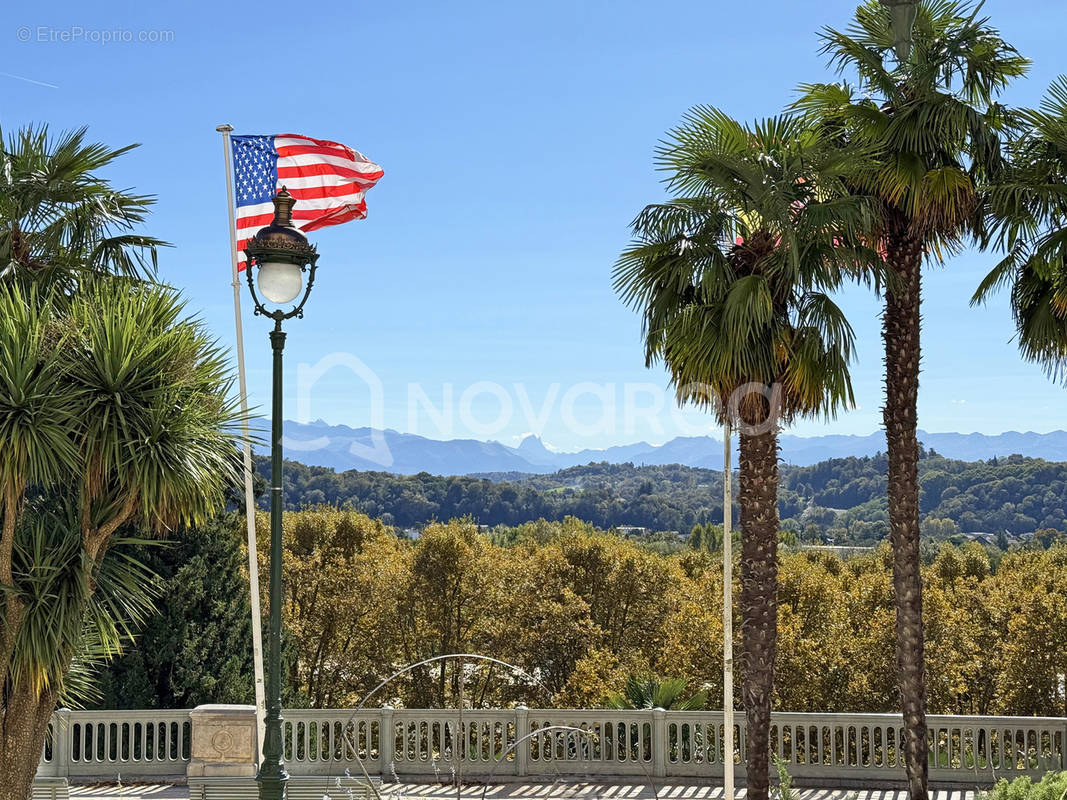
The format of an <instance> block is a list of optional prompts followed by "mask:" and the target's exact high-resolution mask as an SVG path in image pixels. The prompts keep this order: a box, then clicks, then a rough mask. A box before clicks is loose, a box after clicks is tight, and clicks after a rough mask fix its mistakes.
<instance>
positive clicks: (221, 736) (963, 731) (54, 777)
mask: <svg viewBox="0 0 1067 800" xmlns="http://www.w3.org/2000/svg"><path fill="white" fill-rule="evenodd" d="M928 723H929V728H930V744H931V752H930V779H931V782H932V783H934V784H936V785H942V786H954V787H959V788H970V787H976V786H988V785H990V784H992V783H993V782H994V781H996V780H997V779H999V778H1002V777H1003V778H1013V777H1017V776H1019V775H1029V776H1032V777H1035V778H1037V777H1040V776H1041V775H1043V774H1044V773H1045V772H1048V771H1050V770H1063V769H1067V750H1065V748H1067V720H1065V719H1062V718H1044V717H969V716H931V717H929V719H928ZM254 736H255V716H254V712H253V709H252V708H251V707H250V706H200V707H198V708H195V709H192V710H182V711H169V710H168V711H65V710H61V711H57V712H56V714H55V716H54V718H53V721H52V729H51V734H50V738H49V742H48V744H47V746H46V747H45V752H44V754H43V757H42V759H41V766H40V769H39V771H38V776H39V783H40V785H41V787H42V788H43V787H44V786H46V785H47V786H55V785H56V784H57V782H60V783H65V782H66V781H68V780H69V781H100V780H115V779H117V778H118V777H119V776H121V779H122V780H123V781H126V782H128V781H134V780H143V779H147V780H153V781H159V780H187V781H188V782H189V785H190V790H191V796H195V797H203V798H210V797H212V796H219V797H223V796H226V797H238V796H243V795H244V794H248V793H249V792H251V794H249V797H252V796H254V783H253V776H254V774H255V757H256V750H255V746H254V744H253V742H254ZM902 736H903V726H902V723H901V719H900V717H899V715H896V714H834V713H803V714H799V713H787V712H780V713H776V714H774V715H773V718H772V731H771V746H772V750H773V752H774V753H775V754H776V755H777V756H778V757H779V758H781V759H782V760H783V761H784V762H785V764H786V768H787V769H788V771H789V773H790V774H791V775H792V776H793V777H794V778H795V779H797V782H798V783H803V784H808V785H818V786H825V787H836V786H868V787H875V786H888V785H891V784H896V783H900V782H902V781H903V777H904V770H903V763H902V757H903V754H902V749H901V746H900V744H901V740H902ZM735 737H736V744H735V750H734V753H733V754H732V755H733V759H734V762H735V764H736V771H737V774H738V776H739V777H740V778H742V779H743V777H744V764H743V759H742V758H741V755H740V754H741V753H743V752H744V750H743V748H744V742H745V739H744V737H745V725H744V715H742V714H738V715H737V716H736V732H735ZM723 741H724V736H723V724H722V713H721V712H716V711H663V710H659V709H656V710H641V711H607V710H578V709H564V710H556V709H527V708H523V707H519V708H514V709H474V710H471V709H467V710H465V711H463V712H462V714H460V712H458V711H456V710H424V709H404V710H400V709H397V710H394V709H390V708H383V709H375V710H365V711H359V712H357V713H353V712H351V711H347V710H343V709H340V710H307V709H286V710H285V723H284V749H285V754H284V755H285V762H286V767H287V769H288V770H289V772H290V774H291V775H292V776H293V778H294V783H293V785H292V786H293V789H294V791H291V792H290V795H291V796H300V795H301V794H304V792H302V791H299V787H301V786H306V787H311V788H309V789H308V794H309V796H310V797H315V798H316V800H320V799H321V798H322V796H323V794H328V793H329V789H330V788H331V787H335V786H338V785H339V782H349V781H353V780H357V779H361V776H362V775H363V774H364V772H366V773H367V774H368V775H370V776H374V777H375V778H376V779H377V778H378V777H381V778H383V779H384V780H386V781H392V780H395V779H400V780H411V781H419V780H435V779H436V780H441V781H451V780H452V779H453V776H454V775H456V774H457V773H459V774H460V775H461V776H462V777H463V778H464V779H471V780H487V779H492V780H496V779H500V780H505V779H506V780H515V779H516V778H520V779H530V780H539V779H553V778H555V777H557V776H584V777H586V778H588V779H589V780H605V781H606V780H613V779H618V780H636V781H651V782H656V781H660V780H672V781H678V780H697V781H700V780H707V781H715V780H716V779H720V778H721V777H722V772H723V769H722V768H723V759H724V757H725V756H724V747H723ZM357 782H358V781H357ZM212 786H214V787H216V788H217V787H219V786H229V787H231V788H232V789H233V791H232V792H229V793H226V792H223V793H221V794H220V793H219V792H214V793H212V792H210V791H207V788H205V787H212ZM194 787H200V789H202V791H200V790H197V791H198V792H199V793H195V794H194V792H193V789H194ZM236 787H244V788H242V789H241V790H240V791H238V790H237V788H236ZM345 796H346V793H345V792H342V793H340V794H339V795H338V797H340V798H343V797H345Z"/></svg>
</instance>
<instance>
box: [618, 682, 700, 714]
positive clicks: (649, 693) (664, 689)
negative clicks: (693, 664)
mask: <svg viewBox="0 0 1067 800" xmlns="http://www.w3.org/2000/svg"><path fill="white" fill-rule="evenodd" d="M688 685H689V684H688V682H687V681H686V680H685V678H665V679H664V680H657V679H656V678H655V677H653V676H652V675H631V676H630V677H629V678H627V679H626V685H625V686H624V687H623V690H622V691H621V692H619V693H617V694H613V695H611V696H610V697H608V698H607V700H605V702H604V705H606V706H607V707H608V708H619V709H623V708H662V709H664V710H670V711H700V710H702V709H704V708H706V707H707V705H708V693H707V692H704V691H700V692H695V693H693V694H691V695H689V696H688V697H686V689H687V688H688Z"/></svg>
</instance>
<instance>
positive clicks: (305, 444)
mask: <svg viewBox="0 0 1067 800" xmlns="http://www.w3.org/2000/svg"><path fill="white" fill-rule="evenodd" d="M284 429H285V448H286V455H287V456H289V457H290V458H294V459H296V460H298V461H300V462H301V463H304V464H309V465H315V466H323V467H331V468H333V469H336V470H340V471H344V470H349V469H360V470H382V471H386V472H393V473H397V474H400V475H414V474H416V473H419V472H429V473H432V474H434V475H469V474H474V473H487V472H523V473H550V472H555V471H556V470H560V469H566V468H568V467H574V466H579V465H582V464H589V463H599V462H607V463H609V464H624V463H632V464H634V465H636V466H645V465H666V464H683V465H685V466H688V467H702V468H705V469H722V440H719V439H715V438H713V437H711V436H680V437H677V438H675V439H671V440H670V441H668V442H666V443H664V444H662V445H658V446H656V445H651V444H648V443H647V442H636V443H634V444H627V445H619V446H616V447H609V448H606V449H604V450H581V451H579V452H576V453H557V452H555V451H552V450H549V449H548V448H547V447H545V446H544V443H543V442H542V441H541V440H540V439H538V438H537V437H536V436H529V437H527V438H526V439H524V440H523V441H522V443H521V444H519V446H518V447H510V446H508V445H505V444H502V443H500V442H493V441H490V442H481V441H477V440H475V439H449V440H440V439H429V438H427V437H425V436H418V435H416V434H411V433H399V432H397V431H394V430H385V431H375V430H373V429H371V428H350V427H348V426H347V425H329V424H327V423H325V422H323V421H322V420H316V421H315V422H312V423H307V424H303V423H298V422H293V421H291V420H286V422H285V428H284ZM919 440H920V441H921V442H922V443H923V445H925V446H926V447H927V448H930V449H933V450H936V451H937V452H938V453H940V454H941V455H943V456H946V457H948V458H956V459H960V460H962V461H979V460H984V459H989V458H994V457H1003V456H1009V455H1013V454H1019V455H1024V456H1028V457H1031V458H1043V459H1045V460H1046V461H1067V432H1065V431H1053V432H1052V433H1031V432H1027V433H1018V432H1016V431H1008V432H1007V433H999V434H993V435H987V434H982V433H928V432H926V431H919ZM885 446H886V445H885V435H884V434H883V433H882V432H880V431H879V432H877V433H872V434H869V435H867V436H842V435H835V434H830V435H826V436H810V437H804V436H790V435H783V436H782V437H781V455H782V460H783V461H784V462H785V463H787V464H795V465H798V466H810V465H812V464H817V463H818V462H820V461H826V460H827V459H831V458H848V457H863V456H873V455H874V454H875V453H879V452H884V451H885Z"/></svg>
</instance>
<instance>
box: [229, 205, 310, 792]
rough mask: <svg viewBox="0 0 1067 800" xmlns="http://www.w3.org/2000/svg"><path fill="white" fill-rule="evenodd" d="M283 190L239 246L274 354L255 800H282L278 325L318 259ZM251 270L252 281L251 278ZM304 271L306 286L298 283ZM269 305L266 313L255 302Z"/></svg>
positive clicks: (295, 312)
mask: <svg viewBox="0 0 1067 800" xmlns="http://www.w3.org/2000/svg"><path fill="white" fill-rule="evenodd" d="M295 202H296V201H295V200H293V198H292V196H291V195H290V194H289V192H287V191H286V190H285V187H284V186H283V187H282V189H281V191H279V192H278V194H277V195H276V196H275V198H274V221H273V222H271V224H270V225H268V226H267V227H265V228H260V230H259V231H257V232H256V235H255V236H253V237H252V238H251V239H249V240H248V243H247V244H246V245H245V257H246V259H247V268H246V269H245V274H246V276H247V278H248V289H249V291H250V292H251V293H252V302H253V303H254V305H255V313H256V314H257V315H262V316H265V317H268V318H270V319H273V320H274V330H272V331H271V332H270V345H271V349H272V350H273V351H274V370H273V388H272V395H271V401H272V402H271V445H270V463H271V469H270V483H271V487H270V645H269V648H268V653H267V724H266V735H265V737H264V741H263V758H262V759H261V760H260V764H259V772H258V774H257V775H256V781H257V782H258V783H259V797H260V800H284V798H285V786H286V782H287V781H288V780H289V774H288V773H287V772H286V771H285V765H284V764H282V663H281V662H282V597H281V595H282V350H283V348H284V347H285V332H284V331H283V330H282V321H283V320H286V319H290V318H291V317H298V318H299V317H303V316H304V303H306V302H307V299H308V295H310V294H311V285H312V284H313V283H314V281H315V263H316V262H317V261H318V258H319V254H318V253H317V252H316V251H315V248H314V246H312V245H311V244H310V243H309V242H308V240H307V237H305V236H304V234H303V233H301V232H300V231H299V230H297V229H296V228H295V227H293V204H294V203H295ZM253 270H254V271H255V273H256V274H255V276H253V274H252V273H253ZM304 272H307V286H306V287H305V286H304V285H303V284H304ZM257 283H258V284H259V293H261V294H262V295H263V299H264V300H265V301H266V302H267V303H269V304H272V305H273V306H275V307H274V308H271V307H269V306H267V305H264V303H263V302H262V301H261V300H260V296H259V294H257V292H256V284H257ZM301 289H303V292H304V295H303V297H301V298H300V302H299V303H298V304H297V305H295V306H293V307H291V308H290V309H289V310H288V311H286V310H284V309H283V308H281V307H280V306H282V305H284V304H286V303H289V302H291V301H293V300H295V299H296V297H297V296H298V295H299V294H300V291H301Z"/></svg>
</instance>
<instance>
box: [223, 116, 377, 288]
mask: <svg viewBox="0 0 1067 800" xmlns="http://www.w3.org/2000/svg"><path fill="white" fill-rule="evenodd" d="M230 141H231V143H232V147H233V174H234V197H235V200H236V202H237V260H238V265H237V266H238V268H239V269H244V268H245V261H244V247H245V243H246V242H247V241H248V240H249V239H250V238H251V237H252V236H253V235H254V234H255V232H256V231H258V230H259V229H260V228H262V227H263V226H264V225H270V223H271V220H273V219H274V204H273V203H272V202H271V200H272V198H273V197H274V195H275V194H277V192H278V190H279V189H281V188H282V187H283V186H284V187H285V188H286V189H287V190H288V191H289V194H291V195H292V196H293V198H294V199H295V200H296V205H295V206H294V207H293V221H294V222H295V224H296V226H297V227H298V228H300V230H302V231H304V232H307V231H313V230H316V229H318V228H324V227H326V226H327V225H339V224H340V223H342V222H348V221H349V220H350V219H363V218H365V217H366V216H367V201H366V199H365V198H364V193H365V192H366V191H367V190H368V189H370V188H371V187H372V186H374V184H376V183H377V182H378V180H379V179H380V178H381V177H382V175H383V172H382V168H381V167H379V166H378V165H377V164H375V163H373V162H371V161H369V160H368V159H367V157H366V156H364V155H363V154H362V153H360V152H358V151H357V150H353V149H352V148H351V147H347V146H346V145H343V144H338V143H337V142H331V141H327V140H326V139H312V138H310V137H308V136H298V135H297V134H293V133H283V134H279V135H277V136H231V137H230Z"/></svg>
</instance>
